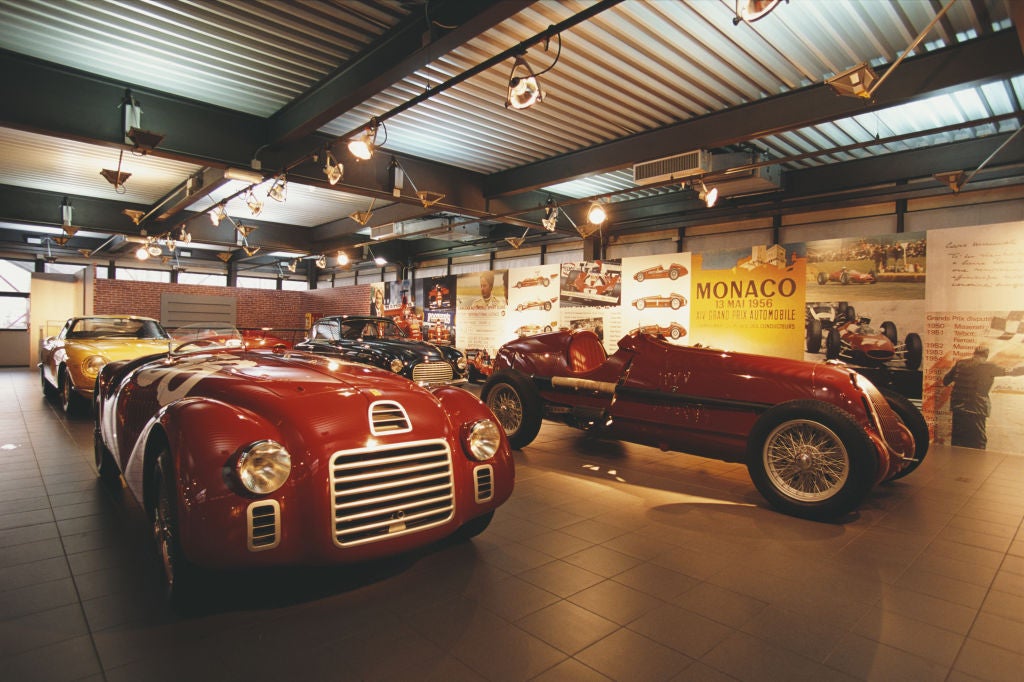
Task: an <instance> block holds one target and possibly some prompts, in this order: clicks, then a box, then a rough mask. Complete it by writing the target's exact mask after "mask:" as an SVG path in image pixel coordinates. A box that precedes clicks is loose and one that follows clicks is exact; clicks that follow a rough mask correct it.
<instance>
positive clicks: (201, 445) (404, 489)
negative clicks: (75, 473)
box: [94, 341, 515, 600]
mask: <svg viewBox="0 0 1024 682" xmlns="http://www.w3.org/2000/svg"><path fill="white" fill-rule="evenodd" d="M95 405H96V410H95V412H96V420H95V437H94V446H95V458H96V465H97V469H98V471H99V472H100V476H101V477H102V478H104V479H108V480H117V479H118V478H119V477H120V476H123V478H124V480H125V482H126V483H127V487H128V489H129V490H130V491H131V492H132V493H133V494H134V496H135V497H136V498H137V499H138V501H139V503H140V504H141V506H142V507H143V508H144V509H145V510H146V512H147V513H148V514H149V517H150V520H151V521H152V527H153V534H154V538H155V540H156V545H157V553H158V556H159V557H160V559H161V562H162V564H163V568H164V575H165V579H166V583H167V588H168V592H169V595H170V596H171V598H172V600H177V599H188V598H189V595H190V594H195V592H194V590H195V589H196V587H197V585H198V584H201V583H202V582H203V577H204V573H205V571H204V570H203V569H205V568H216V569H242V568H250V567H251V568H255V567H268V566H285V565H335V564H338V565H340V564H348V563H352V562H357V561H364V560H369V559H374V558H379V557H385V556H391V555H395V554H399V553H403V552H407V551H410V550H412V549H415V548H418V547H423V546H425V545H427V544H430V543H434V542H437V541H438V540H441V539H442V538H446V537H448V536H452V535H461V536H465V537H472V536H473V535H475V534H477V533H480V532H481V531H483V530H484V529H485V528H486V527H487V525H488V524H489V523H490V520H491V517H492V516H493V515H494V511H495V509H497V507H498V506H500V505H501V504H502V503H503V502H504V501H505V500H507V499H508V497H509V495H510V494H511V492H512V487H513V484H514V477H515V472H514V464H513V460H512V457H511V455H510V452H509V448H508V442H507V441H506V439H505V437H504V435H503V434H502V432H501V428H500V427H499V425H498V424H497V423H496V422H495V421H494V418H493V416H492V415H491V413H490V412H489V410H488V409H487V407H486V406H485V405H484V404H483V403H481V402H480V401H479V400H478V399H477V398H476V397H475V396H473V395H472V394H471V393H469V392H467V391H464V390H462V389H461V388H457V387H453V386H441V387H438V388H435V389H433V390H428V389H426V388H423V387H421V386H418V385H417V384H415V383H413V382H411V381H409V380H408V379H405V378H404V377H401V376H398V375H397V374H395V373H393V372H390V371H388V370H385V369H378V368H376V367H371V366H368V365H362V364H356V363H352V362H348V361H346V360H343V359H341V358H337V357H324V356H318V355H312V354H309V353H302V352H296V351H287V350H284V351H270V350H257V351H254V350H250V349H247V348H245V347H239V346H223V345H219V346H206V345H202V344H201V342H199V341H190V342H186V343H184V344H182V345H181V346H179V347H178V348H177V349H175V350H174V351H170V352H165V353H163V354H162V355H159V356H152V355H151V356H149V357H146V358H140V359H137V360H127V361H120V362H113V363H109V364H107V365H106V366H104V367H103V369H102V370H101V372H100V375H99V377H98V379H97V391H96V400H95Z"/></svg>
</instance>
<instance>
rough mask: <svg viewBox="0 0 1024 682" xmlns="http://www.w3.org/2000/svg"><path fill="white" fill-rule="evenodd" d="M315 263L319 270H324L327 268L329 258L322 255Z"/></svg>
mask: <svg viewBox="0 0 1024 682" xmlns="http://www.w3.org/2000/svg"><path fill="white" fill-rule="evenodd" d="M314 262H315V263H316V266H317V267H318V268H320V269H321V270H323V269H324V268H326V267H327V256H325V255H324V254H322V253H321V254H320V255H319V256H317V257H316V261H314Z"/></svg>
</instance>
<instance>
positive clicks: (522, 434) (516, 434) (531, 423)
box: [480, 370, 543, 450]
mask: <svg viewBox="0 0 1024 682" xmlns="http://www.w3.org/2000/svg"><path fill="white" fill-rule="evenodd" d="M480 399H481V400H483V401H484V403H485V404H486V405H487V407H488V408H490V410H491V412H493V413H494V417H495V418H496V419H497V420H498V423H499V424H501V428H502V429H504V430H505V436H506V437H507V438H508V442H509V445H510V446H511V447H512V448H513V449H515V450H520V449H522V448H524V447H526V446H527V445H529V444H530V443H532V442H533V439H534V438H536V437H537V433H538V432H540V424H541V421H543V416H542V414H541V397H540V393H539V392H538V391H537V389H536V388H534V386H533V384H532V383H530V381H529V379H527V378H525V377H523V376H522V375H520V374H518V373H517V372H515V371H508V370H506V371H503V372H501V373H499V374H496V375H493V376H492V377H491V378H490V379H488V380H487V383H486V384H484V387H483V389H482V390H481V391H480Z"/></svg>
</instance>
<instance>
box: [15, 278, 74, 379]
mask: <svg viewBox="0 0 1024 682" xmlns="http://www.w3.org/2000/svg"><path fill="white" fill-rule="evenodd" d="M83 272H84V271H83ZM29 296H30V298H29V300H30V302H31V303H30V305H29V314H28V319H29V337H28V349H27V350H28V363H27V364H28V365H29V366H30V367H34V366H35V365H36V363H37V362H39V341H40V339H44V338H46V337H47V336H52V335H53V334H56V333H57V332H59V331H60V329H61V327H63V326H64V323H65V322H66V321H67V319H68V318H69V317H75V316H76V315H83V314H85V311H86V306H85V281H84V276H75V275H57V274H49V273H42V272H34V273H32V284H31V289H30V291H29Z"/></svg>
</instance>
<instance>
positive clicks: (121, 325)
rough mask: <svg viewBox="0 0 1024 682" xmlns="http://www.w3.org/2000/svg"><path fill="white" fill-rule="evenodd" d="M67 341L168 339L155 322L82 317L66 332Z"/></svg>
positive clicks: (128, 318)
mask: <svg viewBox="0 0 1024 682" xmlns="http://www.w3.org/2000/svg"><path fill="white" fill-rule="evenodd" d="M67 338H69V339H164V340H166V339H169V338H170V336H168V335H167V332H166V331H164V328H163V327H161V326H160V323H158V322H157V321H156V320H141V319H134V318H130V317H83V318H81V319H78V320H76V321H75V323H74V324H72V325H71V329H70V330H68V334H67Z"/></svg>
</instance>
